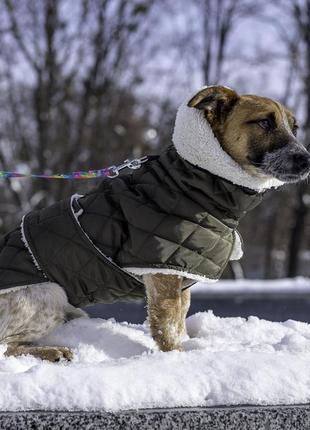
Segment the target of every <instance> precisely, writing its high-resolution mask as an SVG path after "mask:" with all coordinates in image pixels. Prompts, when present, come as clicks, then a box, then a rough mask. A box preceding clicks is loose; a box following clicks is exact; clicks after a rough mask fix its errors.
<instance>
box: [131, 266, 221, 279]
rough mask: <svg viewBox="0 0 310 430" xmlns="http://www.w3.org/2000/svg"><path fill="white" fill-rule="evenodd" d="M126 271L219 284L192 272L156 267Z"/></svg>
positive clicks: (133, 268) (141, 274)
mask: <svg viewBox="0 0 310 430" xmlns="http://www.w3.org/2000/svg"><path fill="white" fill-rule="evenodd" d="M123 269H124V270H126V271H127V272H130V273H134V274H135V275H139V276H143V275H147V274H155V273H162V274H163V275H177V276H184V277H185V278H188V279H193V280H194V281H197V282H217V281H218V279H210V278H207V277H206V276H201V275H196V274H193V273H190V272H185V271H183V270H175V269H165V268H162V267H159V268H154V267H124V268H123Z"/></svg>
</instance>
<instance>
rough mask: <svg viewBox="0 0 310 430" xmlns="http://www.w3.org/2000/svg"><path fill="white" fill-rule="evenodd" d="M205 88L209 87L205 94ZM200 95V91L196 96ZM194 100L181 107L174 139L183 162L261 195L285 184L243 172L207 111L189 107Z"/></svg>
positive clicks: (274, 179)
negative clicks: (210, 123)
mask: <svg viewBox="0 0 310 430" xmlns="http://www.w3.org/2000/svg"><path fill="white" fill-rule="evenodd" d="M204 88H208V87H203V88H201V90H202V89H204ZM201 90H200V91H201ZM197 93H198V91H197V92H196V93H195V94H197ZM195 94H194V95H195ZM192 97H193V95H192V96H191V97H189V98H188V99H187V100H186V101H185V102H184V103H182V104H181V106H180V107H179V109H178V112H177V116H176V121H175V126H174V132H173V137H172V140H173V143H174V146H175V148H176V150H177V152H178V154H179V155H180V156H181V157H182V158H184V159H185V160H186V161H188V162H190V163H192V164H194V165H195V166H198V167H201V168H202V169H205V170H208V171H209V172H211V173H213V174H214V175H217V176H220V177H221V178H224V179H227V180H228V181H230V182H233V183H234V184H236V185H240V186H242V187H247V188H250V189H252V190H255V191H258V192H263V191H264V190H266V189H269V188H272V187H279V186H281V185H283V184H284V182H282V181H279V180H278V179H276V178H272V177H270V178H264V179H263V178H257V177H254V176H252V175H250V174H249V173H247V172H246V171H245V170H244V169H242V168H241V166H240V165H239V164H238V163H237V162H236V161H234V160H233V159H232V158H231V157H230V156H229V155H228V154H227V153H226V152H225V151H224V150H223V149H222V147H221V145H220V143H219V141H218V140H217V138H216V137H215V136H214V133H213V131H212V128H211V126H210V125H209V123H208V121H207V120H206V118H205V117H204V113H203V111H201V110H199V109H196V108H193V107H188V106H187V103H188V101H189V100H190V99H191V98H192Z"/></svg>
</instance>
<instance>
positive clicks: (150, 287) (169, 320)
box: [143, 274, 183, 351]
mask: <svg viewBox="0 0 310 430" xmlns="http://www.w3.org/2000/svg"><path fill="white" fill-rule="evenodd" d="M143 280H144V283H145V286H146V294H147V302H148V321H149V324H150V328H151V334H152V337H153V339H154V340H155V341H156V343H157V344H158V346H159V348H160V349H161V351H171V350H173V349H177V350H181V346H180V343H179V341H180V329H183V325H182V324H181V319H182V316H183V313H182V291H181V287H182V278H181V277H180V276H175V275H162V274H156V275H145V276H144V277H143Z"/></svg>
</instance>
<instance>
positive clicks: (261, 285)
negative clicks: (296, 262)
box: [191, 276, 310, 295]
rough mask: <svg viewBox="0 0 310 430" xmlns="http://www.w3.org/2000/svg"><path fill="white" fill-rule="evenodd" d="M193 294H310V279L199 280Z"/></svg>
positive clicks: (194, 286) (193, 287)
mask: <svg viewBox="0 0 310 430" xmlns="http://www.w3.org/2000/svg"><path fill="white" fill-rule="evenodd" d="M191 289H192V293H193V294H199V295H214V294H216V295H221V294H239V293H244V294H251V293H255V294H256V293H261V294H274V293H276V294H296V293H305V294H307V293H308V294H310V279H309V278H304V277H302V276H300V277H297V278H294V279H292V278H284V279H272V280H266V281H262V280H261V279H240V280H238V281H233V280H221V281H219V282H214V283H210V284H203V283H201V282H198V283H197V284H195V285H193V286H192V287H191Z"/></svg>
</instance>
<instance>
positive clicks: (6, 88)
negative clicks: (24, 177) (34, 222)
mask: <svg viewBox="0 0 310 430" xmlns="http://www.w3.org/2000/svg"><path fill="white" fill-rule="evenodd" d="M153 3H154V1H153V0H144V1H143V0H139V1H138V0H133V1H131V2H128V1H127V0H78V1H76V2H71V1H68V0H62V1H60V0H46V1H44V2H40V1H34V2H29V1H27V0H18V1H17V0H4V1H3V5H2V8H1V10H0V71H1V72H0V85H1V87H2V88H3V92H2V95H1V96H0V113H1V124H0V137H1V146H0V154H1V156H0V162H1V166H2V168H3V169H6V170H14V169H16V168H17V167H19V166H20V165H21V163H26V164H27V165H28V166H29V167H30V169H32V170H36V171H39V172H48V171H56V172H57V171H59V172H65V171H70V170H79V169H82V168H85V167H86V166H87V164H88V163H93V164H92V166H91V167H93V168H99V167H102V166H103V165H104V164H105V163H107V162H110V161H111V159H112V158H113V159H114V161H115V159H117V158H118V157H121V156H123V154H124V153H125V152H127V155H130V152H132V150H133V142H134V141H135V140H136V141H137V145H140V146H141V145H142V146H143V144H145V142H146V139H145V136H144V133H145V129H146V128H147V124H148V119H147V118H146V115H138V114H137V112H136V97H135V95H134V87H135V85H136V84H137V83H138V82H139V80H138V79H137V73H136V71H137V68H136V67H135V63H134V62H136V63H137V62H138V61H139V56H137V55H135V54H136V53H137V52H140V53H142V52H143V49H144V46H145V45H146V41H147V40H148V38H147V35H148V33H149V31H150V27H151V26H150V25H149V23H148V17H149V16H150V11H151V9H152V6H153ZM125 148H127V150H126V149H125ZM112 152H113V157H112V155H111V153H112ZM120 161H121V160H120ZM7 185H8V186H9V189H10V191H11V197H10V198H9V199H12V198H14V201H15V203H18V205H19V206H20V209H22V210H23V211H24V210H27V208H28V207H30V205H29V202H30V198H29V196H30V195H31V196H32V201H31V206H32V207H33V203H36V204H38V203H40V204H43V203H46V202H51V201H52V200H54V199H59V198H61V197H62V196H64V195H66V194H67V193H68V192H69V188H70V186H69V185H68V186H64V184H62V183H60V182H53V183H51V182H46V181H40V182H38V181H37V182H32V183H31V184H30V183H23V188H22V189H21V187H20V186H19V189H18V186H17V185H16V182H14V181H13V182H11V181H7ZM35 196H36V197H35ZM17 216H18V213H17Z"/></svg>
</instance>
